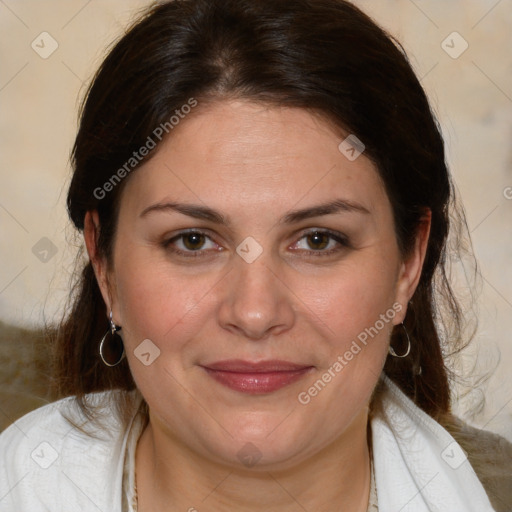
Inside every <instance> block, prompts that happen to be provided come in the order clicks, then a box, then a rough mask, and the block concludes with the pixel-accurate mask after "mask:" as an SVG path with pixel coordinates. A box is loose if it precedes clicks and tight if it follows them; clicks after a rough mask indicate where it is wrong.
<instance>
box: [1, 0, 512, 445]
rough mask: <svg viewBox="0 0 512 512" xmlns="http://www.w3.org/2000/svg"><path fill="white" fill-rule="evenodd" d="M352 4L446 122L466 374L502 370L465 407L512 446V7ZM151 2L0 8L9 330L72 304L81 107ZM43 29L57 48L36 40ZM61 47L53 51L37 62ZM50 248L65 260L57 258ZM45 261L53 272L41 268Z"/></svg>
mask: <svg viewBox="0 0 512 512" xmlns="http://www.w3.org/2000/svg"><path fill="white" fill-rule="evenodd" d="M355 3H356V4H357V5H359V6H360V7H362V8H363V10H366V11H367V12H368V13H369V14H371V15H372V16H374V18H375V19H377V20H378V21H379V22H380V23H381V24H382V25H383V26H384V27H386V28H387V29H388V30H389V31H390V32H391V33H393V34H394V35H396V36H397V37H398V38H399V40H401V41H402V43H403V44H404V46H405V48H406V50H407V51H408V52H409V54H410V56H411V59H412V62H413V65H414V67H415V69H416V70H417V73H418V75H419V76H420V77H423V78H422V83H423V85H424V87H425V88H426V89H427V92H428V93H429V95H430V97H431V99H432V102H433V106H434V109H435V110H436V112H437V113H438V116H439V118H440V121H441V124H442V127H443V131H444V134H445V137H446V144H447V149H448V154H449V162H450V164H451V167H452V171H453V174H454V176H455V179H456V182H457V186H458V189H459V191H460V194H461V197H462V200H463V201H464V204H465V207H466V210H467V217H468V224H469V228H470V231H471V234H472V237H473V242H474V247H475V252H476V255H477V258H478V259H479V262H480V268H481V272H482V275H483V280H482V290H481V294H480V300H479V307H480V311H479V318H480V324H479V330H478V332H477V336H476V339H475V342H474V344H473V346H472V348H471V350H468V351H466V355H465V357H464V365H465V367H466V368H471V366H472V365H473V364H474V363H475V357H474V354H475V353H478V359H477V363H478V368H479V371H480V372H483V371H485V370H488V369H491V368H493V367H494V365H497V369H496V371H495V372H494V374H493V376H492V377H491V379H490V380H489V382H488V385H487V387H486V388H484V392H485V395H486V398H487V401H486V405H485V408H484V409H483V410H482V412H481V413H479V414H477V415H474V416H473V417H470V416H468V415H467V414H466V413H465V410H466V408H467V407H469V406H470V405H471V404H472V403H473V401H474V399H475V398H478V396H479V395H478V393H476V392H474V393H472V394H470V395H469V396H468V397H467V398H466V399H465V400H463V401H461V405H460V407H459V409H458V410H459V412H460V414H466V418H467V419H471V420H472V421H473V422H474V423H475V424H477V425H478V426H485V428H487V429H490V430H494V431H496V432H499V433H501V434H504V435H507V436H508V437H509V438H510V439H511V440H512V376H511V373H510V370H509V368H510V366H511V364H512V343H511V336H510V320H511V319H512V269H511V262H512V239H511V231H512V230H511V226H512V188H507V187H512V170H511V165H512V157H511V148H512V142H511V141H512V139H511V135H512V129H511V126H512V57H511V49H512V31H511V30H510V27H511V26H512V4H511V2H510V0H503V1H498V0H489V1H485V0H470V1H467V0H464V1H463V0H428V1H427V0H424V1H419V0H415V1H412V0H366V1H359V2H355ZM147 4H148V2H143V1H136V0H130V1H121V0H110V1H104V2H102V1H100V0H95V1H89V2H86V1H77V0H66V1H64V0H48V1H41V0H37V1H36V0H31V1H29V0H18V1H14V0H5V1H2V2H0V34H1V40H0V173H1V181H0V183H1V188H0V229H1V231H0V254H1V266H0V319H1V320H3V321H6V322H10V323H14V324H18V325H40V324H41V322H42V319H43V308H44V311H45V313H46V318H49V319H51V318H52V317H53V316H54V315H55V314H56V312H59V311H61V309H62V307H63V305H64V303H65V297H66V294H65V292H66V288H67V279H68V277H69V275H68V274H69V271H70V269H71V268H72V267H71V258H72V256H73V254H74V251H75V248H76V246H75V245H70V243H69V242H70V240H72V231H71V230H70V229H69V228H66V225H67V223H66V215H65V193H66V186H67V183H68V178H69V165H68V155H69V151H70V148H71V144H72V141H73V137H74V133H75V128H76V108H77V97H78V96H79V93H81V92H83V87H84V84H85V83H87V80H88V79H89V77H90V76H91V74H92V73H93V71H94V70H95V69H96V67H97V65H98V64H99V62H100V60H101V56H102V54H103V51H104V48H105V46H106V45H107V44H108V43H109V42H110V41H111V40H112V39H113V38H114V37H117V36H118V35H119V34H121V32H122V29H123V27H124V26H126V23H127V21H128V20H129V19H130V18H131V17H132V16H133V14H134V13H135V12H136V11H137V10H138V9H139V8H140V7H142V6H144V5H147ZM454 31H456V32H458V33H459V34H460V35H461V36H462V37H463V38H464V40H465V41H467V44H468V48H467V49H466V51H465V52H464V53H462V55H460V56H459V57H458V58H452V57H451V56H450V55H449V54H448V53H447V52H450V53H451V54H452V56H456V54H457V53H459V52H460V51H461V50H462V49H463V48H464V47H465V44H466V43H465V42H464V40H463V39H461V38H460V37H459V36H457V35H455V36H453V35H452V36H450V37H448V39H446V38H447V36H449V35H450V34H452V33H453V32H454ZM42 32H47V33H48V34H50V36H51V38H52V39H53V40H54V41H55V42H53V40H52V39H51V38H50V37H49V36H47V35H43V36H40V34H41V33H42ZM445 39H446V42H445V43H444V49H443V44H442V42H443V40H445ZM33 41H34V43H33V45H34V49H33V48H32V47H31V44H32V42H33ZM55 44H58V47H57V49H56V50H55V51H54V53H52V54H51V55H50V56H48V57H47V58H42V56H47V55H46V54H45V52H46V53H49V52H50V50H51V49H52V45H55ZM35 50H37V52H39V54H38V53H37V52H36V51H35ZM445 50H446V51H445ZM40 54H41V55H42V56H40ZM506 196H508V198H507V197H506ZM66 237H68V239H66ZM41 239H43V240H42V241H41ZM34 247H35V249H34ZM45 250H47V251H49V252H47V253H45V252H44V251H45ZM52 251H57V252H56V254H55V255H53V256H52ZM34 253H36V254H34ZM45 258H48V261H46V262H45V261H41V259H43V260H44V259H45ZM500 353H501V359H500V360H499V362H498V358H499V354H500ZM0 372H1V369H0ZM473 374H475V375H476V374H478V371H477V372H473ZM1 405H2V404H0V407H1Z"/></svg>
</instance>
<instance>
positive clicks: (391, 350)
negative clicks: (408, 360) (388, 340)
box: [388, 322, 411, 357]
mask: <svg viewBox="0 0 512 512" xmlns="http://www.w3.org/2000/svg"><path fill="white" fill-rule="evenodd" d="M401 326H402V327H403V328H404V331H405V335H406V336H407V352H406V353H405V354H403V355H400V356H399V355H398V354H397V353H396V352H395V351H394V349H393V347H392V346H391V345H389V349H388V352H389V353H390V354H391V355H392V356H393V357H407V356H408V355H409V352H410V351H411V340H410V338H409V333H408V332H407V329H406V328H405V325H404V323H403V322H402V323H401Z"/></svg>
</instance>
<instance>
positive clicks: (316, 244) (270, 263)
mask: <svg viewBox="0 0 512 512" xmlns="http://www.w3.org/2000/svg"><path fill="white" fill-rule="evenodd" d="M384 135H385V134H383V136H384ZM344 138H345V137H340V135H338V134H336V133H335V131H333V129H332V127H330V125H328V124H327V123H325V122H324V121H322V120H321V119H320V118H319V117H317V116H314V115H312V114H311V113H308V112H307V111H305V110H301V109H285V108H276V107H266V106H263V105H260V104H255V103H250V102H245V101H238V102H234V101H232V102H227V101H226V102H218V103H215V104H212V105H209V106H207V107H205V108H202V109H201V104H200V103H199V106H198V107H197V111H196V112H194V113H193V114H191V115H190V116H189V117H188V118H185V119H184V120H182V121H180V124H179V125H178V126H176V127H175V128H174V130H173V132H172V133H171V135H170V137H169V138H168V139H167V140H165V141H164V142H163V143H162V144H161V146H160V148H159V149H158V152H157V153H156V155H155V156H154V157H153V158H152V159H151V160H150V161H148V162H147V163H145V164H143V165H141V166H140V167H139V168H138V169H137V170H136V171H134V172H133V175H131V176H130V178H129V180H128V182H127V183H126V188H125V189H124V191H123V194H122V198H121V206H120V211H119V222H118V229H117V234H116V239H115V246H114V256H113V258H114V260H113V261H114V265H113V271H112V273H111V274H110V275H109V279H110V282H111V285H112V289H111V290H112V291H111V301H112V302H111V304H112V309H113V318H114V320H115V322H116V324H119V325H121V326H122V331H121V333H122V337H123V340H124V344H125V349H126V353H127V358H128V362H129V365H130V368H131V371H132V373H133V376H134V379H135V381H136V383H137V386H138V388H139V389H140V391H141V392H142V394H143V396H144V398H145V399H146V401H147V403H148V404H149V407H150V410H151V422H152V428H153V429H158V430H159V431H160V432H164V433H166V434H168V435H169V436H170V438H172V439H173V440H174V442H176V443H180V444H181V445H182V446H186V447H187V448H189V449H191V450H193V451H194V452H196V453H198V454H200V455H202V456H204V457H207V458H209V459H211V460H213V461H217V462H222V463H229V464H235V465H240V464H246V465H248V464H247V460H248V459H247V458H248V457H249V458H250V457H251V456H252V457H253V459H252V460H256V459H260V460H259V462H258V465H259V467H266V468H268V467H270V466H271V467H274V468H277V467H282V468H285V467H287V466H288V465H290V464H297V463H298V462H300V461H301V460H304V459H305V458H306V457H309V456H312V455H313V454H315V453H318V452H319V451H320V450H322V449H323V448H325V447H327V446H328V445H329V444H330V443H333V442H335V441H336V439H337V438H339V437H340V436H342V435H343V434H344V433H346V432H348V431H349V429H351V428H354V425H358V428H359V427H360V428H363V427H365V426H366V414H367V409H366V406H367V404H368V402H369V399H370V396H371V393H372V391H373V389H374V386H375V384H376V382H377V380H378V377H379V374H380V373H381V370H382V367H383V364H384V361H385V358H386V355H387V351H388V342H389V336H390V333H391V330H392V328H393V326H394V325H395V324H398V323H400V322H401V321H402V319H403V317H404V315H405V312H406V304H407V301H408V299H409V298H410V296H411V295H412V293H413V291H414V287H415V285H416V283H417V279H418V277H419V272H420V269H421V264H422V253H423V252H424V243H423V245H422V243H421V238H420V242H419V243H418V244H417V249H416V250H415V251H413V253H412V256H411V257H410V258H409V259H408V260H407V261H405V262H404V261H402V259H401V255H400V253H399V250H398V247H397V241H396V237H395V232H394V226H393V219H392V210H391V205H390V203H389V200H388V197H387V195H386V192H385V190H384V187H383V184H382V183H381V181H380V178H379V176H378V174H377V171H376V168H375V166H374V165H373V164H372V162H371V161H370V160H369V159H368V158H366V157H365V154H364V153H363V154H361V155H360V156H359V157H357V158H355V159H354V157H355V156H357V151H356V150H358V149H361V148H358V147H356V148H354V151H352V150H350V147H347V145H346V144H347V143H345V144H342V146H341V149H340V148H339V145H340V143H341V142H342V141H343V139H344ZM427 235H428V226H427V227H426V228H425V229H423V240H424V238H425V237H426V236H427ZM86 236H89V235H87V233H86ZM99 265H100V266H99V267H97V272H98V274H97V275H98V276H100V281H101V285H102V292H103V294H104V297H105V299H106V301H107V300H108V301H110V299H109V295H108V292H107V288H106V285H105V282H104V280H103V277H101V276H104V274H102V268H103V269H104V266H103V267H102V266H101V265H102V264H101V263H100V264H99ZM107 304H110V302H107ZM233 360H238V361H240V360H241V361H245V362H247V363H248V364H250V363H260V362H265V361H275V360H278V361H281V362H283V361H284V362H288V363H291V364H293V365H296V367H295V370H296V371H294V372H292V371H291V370H290V367H286V366H285V365H282V364H277V366H271V365H270V366H267V367H259V368H256V369H255V368H250V367H246V368H241V367H238V366H236V364H235V363H232V365H231V366H229V364H225V365H224V366H223V365H222V362H225V361H231V362H232V361H233ZM215 363H219V364H220V366H219V368H221V369H217V371H212V370H211V368H212V367H213V366H214V365H215ZM208 368H210V369H208ZM297 368H299V370H297ZM300 369H302V370H300ZM285 370H286V371H285ZM269 465H270V466H269Z"/></svg>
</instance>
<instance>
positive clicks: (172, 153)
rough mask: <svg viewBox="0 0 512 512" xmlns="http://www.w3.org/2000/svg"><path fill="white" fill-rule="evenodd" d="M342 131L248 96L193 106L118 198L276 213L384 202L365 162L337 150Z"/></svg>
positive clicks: (139, 204)
mask: <svg viewBox="0 0 512 512" xmlns="http://www.w3.org/2000/svg"><path fill="white" fill-rule="evenodd" d="M347 135H348V134H343V133H342V132H341V130H336V129H335V128H334V127H333V125H332V124H330V123H328V122H327V121H326V120H324V119H323V118H321V117H320V116H318V115H316V114H314V113H311V112H309V111H306V110H304V109H298V108H283V107H274V106H267V105H262V104H257V103H251V102H248V101H222V102H216V103H213V104H208V105H207V106H203V107H201V104H199V106H198V107H197V110H196V111H195V112H194V113H193V114H191V115H189V116H188V117H185V118H184V119H183V120H181V121H180V123H179V124H178V125H177V126H175V128H174V129H173V131H172V132H171V134H170V136H169V137H168V138H166V139H164V140H163V141H162V142H161V143H160V145H159V147H158V148H157V150H156V154H155V155H154V157H153V158H152V159H150V160H149V161H148V162H147V163H145V164H144V163H143V164H142V165H141V166H139V168H138V169H137V171H136V172H134V173H133V175H132V176H130V179H129V181H128V183H127V184H126V188H125V191H124V192H123V196H125V197H124V198H123V200H122V202H129V203H130V208H129V210H131V211H135V210H138V211H140V210H142V209H144V208H145V207H147V205H148V203H149V202H152V201H153V202H156V201H158V200H160V199H162V198H164V197H171V198H175V199H180V200H183V199H184V198H186V199H187V200H190V201H193V202H194V203H197V202H198V201H201V202H204V203H205V204H208V205H209V206H211V207H214V208H216V209H229V208H230V207H233V208H235V207H236V208H238V209H243V210H251V209H255V208H256V209H257V208H265V209H268V208H270V209H272V210H276V212H277V211H278V210H279V211H281V210H283V209H286V208H288V207H289V206H291V205H295V204H298V203H301V204H304V205H307V204H308V203H313V202H315V201H317V200H325V199H334V198H336V197H339V196H342V197H344V198H346V199H347V200H354V201H357V202H360V203H362V204H363V205H364V206H365V207H367V208H368V209H373V210H375V209H377V210H379V209H382V208H386V207H387V206H388V205H387V204H386V203H387V197H386V194H385V191H384V187H383V185H382V182H381V179H380V177H379V174H378V172H377V170H376V167H375V166H374V164H373V163H372V162H371V160H370V159H368V158H366V157H365V155H364V153H363V154H362V155H361V156H359V157H358V158H356V159H355V160H353V159H349V158H347V155H346V153H344V152H342V151H340V149H339V145H340V143H342V141H343V140H344V139H345V138H346V137H347ZM343 147H344V146H342V148H343ZM349 156H350V155H349Z"/></svg>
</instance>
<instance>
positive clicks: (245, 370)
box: [202, 359, 314, 395]
mask: <svg viewBox="0 0 512 512" xmlns="http://www.w3.org/2000/svg"><path fill="white" fill-rule="evenodd" d="M202 368H204V370H205V371H206V372H207V374H208V375H209V376H210V377H212V378H213V379H214V380H215V381H217V382H219V383H220V384H223V385H224V386H226V387H228V388H230V389H233V390H235V391H239V392H242V393H248V394H253V395H257V394H266V393H271V392H273V391H277V390H278V389H281V388H283V387H285V386H288V385H290V384H292V383H294V382H296V381H298V380H300V379H301V378H303V377H304V376H305V375H307V374H309V373H310V372H311V371H312V370H313V369H314V366H307V365H302V364H296V363H291V362H289V361H280V360H269V361H260V362H258V363H254V362H249V361H242V360H240V359H236V360H235V359H233V360H229V361H218V362H216V363H212V364H208V365H204V366H202Z"/></svg>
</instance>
